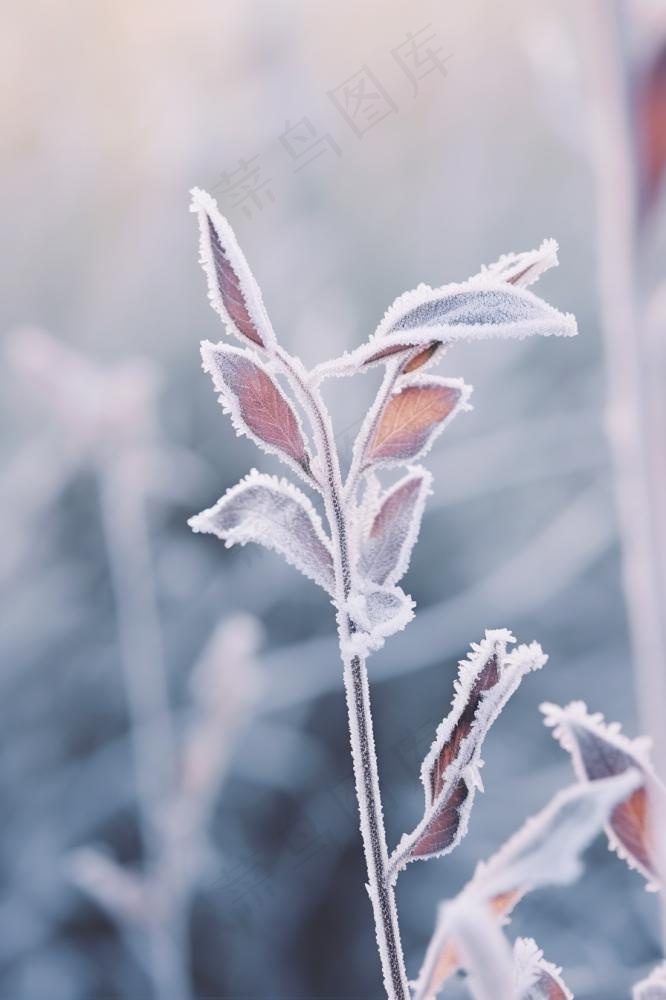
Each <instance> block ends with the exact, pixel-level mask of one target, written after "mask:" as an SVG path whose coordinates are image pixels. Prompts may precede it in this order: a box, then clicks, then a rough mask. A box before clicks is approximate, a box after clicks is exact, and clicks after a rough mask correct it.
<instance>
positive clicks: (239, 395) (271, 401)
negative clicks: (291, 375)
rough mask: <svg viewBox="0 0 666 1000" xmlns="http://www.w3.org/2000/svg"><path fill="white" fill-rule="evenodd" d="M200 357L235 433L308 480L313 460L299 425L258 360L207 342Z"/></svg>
mask: <svg viewBox="0 0 666 1000" xmlns="http://www.w3.org/2000/svg"><path fill="white" fill-rule="evenodd" d="M201 353H202V357H203V362H204V369H205V371H207V372H209V373H210V375H211V377H212V379H213V384H214V385H215V388H216V389H217V390H218V392H219V393H220V398H221V402H222V403H223V404H224V405H225V407H226V408H227V409H228V411H229V412H230V413H231V418H232V420H233V423H234V426H235V428H236V430H237V431H238V432H239V433H244V434H247V435H248V436H249V437H251V438H252V440H253V441H255V442H256V443H257V444H258V445H259V447H261V448H263V449H264V450H265V451H270V452H274V453H275V454H277V455H279V456H280V457H281V458H282V459H284V460H286V461H287V462H289V464H291V465H292V466H294V467H295V468H296V469H297V471H299V472H300V473H305V474H306V476H307V475H308V474H309V472H310V457H309V455H308V451H307V447H306V444H305V440H304V437H303V432H302V430H301V426H300V422H299V420H298V417H297V415H296V412H295V411H294V409H293V408H292V406H291V403H290V402H289V401H288V400H287V398H286V397H285V396H284V394H283V392H282V390H281V389H280V387H279V386H278V384H277V382H275V381H274V379H273V377H272V375H270V374H269V372H268V371H267V370H266V369H265V368H264V367H263V366H262V365H261V364H260V362H259V360H258V359H257V358H254V357H253V356H252V355H251V354H250V353H249V352H248V351H243V350H240V349H239V348H237V347H226V346H225V345H224V344H210V343H208V342H207V341H204V343H203V344H202V351H201Z"/></svg>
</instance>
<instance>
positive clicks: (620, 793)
mask: <svg viewBox="0 0 666 1000" xmlns="http://www.w3.org/2000/svg"><path fill="white" fill-rule="evenodd" d="M639 782H640V775H639V773H638V772H637V771H635V770H633V771H627V772H625V773H624V774H620V775H617V776H615V777H612V778H604V779H602V780H601V781H597V782H590V783H585V784H582V783H581V784H576V785H571V786H570V787H569V788H565V789H564V790H563V791H561V792H559V793H558V794H557V795H556V796H555V797H554V798H553V799H552V800H551V801H550V802H549V804H548V805H547V806H546V807H545V809H542V810H541V812H540V813H537V815H536V816H533V817H531V818H530V819H528V820H527V821H526V823H524V824H523V826H522V827H521V828H520V829H519V830H518V832H517V833H515V834H514V835H513V837H511V838H510V839H509V840H507V841H506V843H505V844H504V845H503V846H502V847H501V848H500V849H499V851H497V853H496V854H494V855H493V856H492V857H491V858H490V860H489V861H486V862H482V863H481V864H479V865H478V866H477V869H476V872H475V873H474V877H473V878H472V879H471V881H470V882H468V884H467V885H466V886H465V888H464V889H463V890H462V893H461V895H467V894H469V895H471V896H473V897H474V898H475V899H477V900H479V901H482V902H485V904H486V905H488V906H489V907H490V909H491V910H492V911H493V912H494V913H495V914H496V915H497V916H499V917H505V916H507V915H508V914H509V913H510V912H511V910H512V909H513V908H514V906H515V905H516V903H518V902H519V901H520V899H521V898H522V897H523V896H524V895H525V894H526V893H527V892H530V891H531V890H533V889H537V888H541V887H542V886H546V885H562V884H567V883H569V882H572V881H574V879H576V878H577V877H578V875H579V874H580V869H581V863H580V855H581V853H582V852H583V851H584V850H585V848H586V847H587V846H588V844H589V843H590V842H591V841H592V840H593V838H594V837H595V835H596V834H597V833H598V832H599V830H600V829H601V827H602V826H603V824H604V823H605V821H606V820H607V818H608V816H609V815H610V813H611V811H612V810H613V808H614V807H615V806H616V805H617V803H618V802H621V801H622V800H623V799H624V798H626V796H627V795H629V794H631V792H632V790H633V789H635V788H636V786H637V784H638V783H639ZM459 965H460V955H459V952H458V949H457V947H456V944H455V942H454V941H452V940H451V936H450V934H448V933H447V932H446V927H444V929H442V926H441V925H440V922H439V921H438V924H437V927H436V928H435V933H434V934H433V937H432V939H431V942H430V944H429V946H428V950H427V952H426V956H425V959H424V962H423V966H422V968H421V972H420V973H419V978H418V981H417V984H416V991H415V996H414V1000H426V998H430V997H433V996H436V994H437V993H438V992H439V990H440V989H441V988H442V986H443V984H444V983H445V982H446V980H447V979H448V978H449V977H450V976H451V975H453V973H454V972H455V971H456V969H457V968H459Z"/></svg>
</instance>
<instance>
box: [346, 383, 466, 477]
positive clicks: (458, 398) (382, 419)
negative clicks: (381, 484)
mask: <svg viewBox="0 0 666 1000" xmlns="http://www.w3.org/2000/svg"><path fill="white" fill-rule="evenodd" d="M470 391H471V390H470V389H469V387H467V386H465V385H464V384H463V383H462V382H461V381H459V380H457V379H437V378H434V377H430V378H428V377H425V376H412V377H411V378H410V379H409V380H408V381H404V382H403V383H402V384H401V386H400V387H399V388H398V389H397V390H396V392H395V393H394V394H393V395H392V396H391V397H390V398H389V400H388V402H387V403H386V405H385V406H384V409H383V410H382V413H381V414H380V416H379V419H378V420H377V425H376V427H375V430H374V433H373V435H372V438H371V440H370V442H369V444H368V447H367V450H366V454H365V457H364V467H365V468H367V467H368V466H369V465H379V464H384V465H396V464H400V463H402V462H409V461H411V460H412V459H414V458H416V457H418V456H420V455H423V454H424V453H425V452H426V451H427V450H428V449H429V448H430V446H431V445H432V443H433V441H434V439H435V438H436V437H437V435H438V434H439V433H440V432H441V431H442V430H443V429H444V427H445V426H446V424H447V423H448V422H449V421H450V420H451V419H453V417H454V416H455V414H456V413H457V412H458V410H460V409H464V408H465V407H466V404H467V399H468V397H469V394H470Z"/></svg>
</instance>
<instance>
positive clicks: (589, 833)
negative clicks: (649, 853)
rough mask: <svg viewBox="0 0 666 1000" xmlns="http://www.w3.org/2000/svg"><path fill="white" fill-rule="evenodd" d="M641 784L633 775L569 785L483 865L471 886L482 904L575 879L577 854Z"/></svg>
mask: <svg viewBox="0 0 666 1000" xmlns="http://www.w3.org/2000/svg"><path fill="white" fill-rule="evenodd" d="M640 783H641V776H640V773H639V772H638V771H636V770H631V771H625V772H624V773H623V774H618V775H615V776H613V777H610V778H602V779H601V780H599V781H595V782H585V783H579V784H576V785H571V786H569V788H565V789H564V790H563V791H561V792H558V793H557V795H555V797H554V798H553V799H552V800H551V801H550V802H549V803H548V805H547V806H546V808H545V809H542V810H541V812H540V813H538V814H537V815H536V816H533V817H532V818H531V819H528V820H527V822H526V823H525V824H524V825H523V826H522V827H521V828H520V830H518V832H517V833H515V834H514V835H513V837H511V838H510V840H508V841H507V842H506V843H505V844H504V845H503V847H501V848H500V850H499V851H498V852H497V853H496V854H494V855H493V857H492V858H491V859H490V860H489V861H488V862H486V863H485V864H484V865H482V866H479V868H478V869H477V872H476V874H475V875H474V878H473V880H472V883H470V885H471V886H472V887H473V891H476V892H480V893H482V894H483V896H484V897H485V898H486V899H493V898H495V897H496V896H499V895H504V894H506V893H512V892H520V893H521V895H523V894H524V893H525V892H528V891H530V890H532V889H535V888H537V887H541V886H545V885H567V884H568V883H570V882H573V881H575V879H577V878H578V876H579V875H580V872H581V869H582V863H581V861H580V855H581V854H582V852H583V851H584V850H585V848H586V847H587V846H588V844H589V843H590V842H591V841H592V840H593V839H594V837H595V836H596V835H597V833H598V832H599V830H600V829H601V828H602V826H603V825H604V823H605V822H606V820H607V819H608V817H609V816H610V814H611V812H612V811H613V809H614V808H615V807H616V806H617V804H618V803H619V802H622V801H623V800H624V799H625V798H626V797H627V796H628V795H630V794H631V793H632V792H633V791H634V790H635V789H636V788H638V787H639V785H640Z"/></svg>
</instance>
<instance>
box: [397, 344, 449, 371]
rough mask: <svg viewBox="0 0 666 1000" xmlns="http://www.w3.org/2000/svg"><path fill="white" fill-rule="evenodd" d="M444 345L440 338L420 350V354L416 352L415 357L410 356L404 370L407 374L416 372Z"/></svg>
mask: <svg viewBox="0 0 666 1000" xmlns="http://www.w3.org/2000/svg"><path fill="white" fill-rule="evenodd" d="M443 346H444V344H443V342H442V341H438V340H437V341H435V342H434V343H432V344H428V346H427V347H426V348H425V349H424V350H423V351H419V352H418V354H415V355H414V357H412V358H410V360H409V361H408V362H407V363H406V364H405V365H404V367H403V369H402V370H403V372H404V373H405V375H407V374H409V372H415V371H416V370H417V369H418V368H422V367H423V365H427V364H428V362H429V361H430V360H431V359H432V358H433V357H434V355H435V354H436V353H437V351H438V350H439V349H440V347H443Z"/></svg>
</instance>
